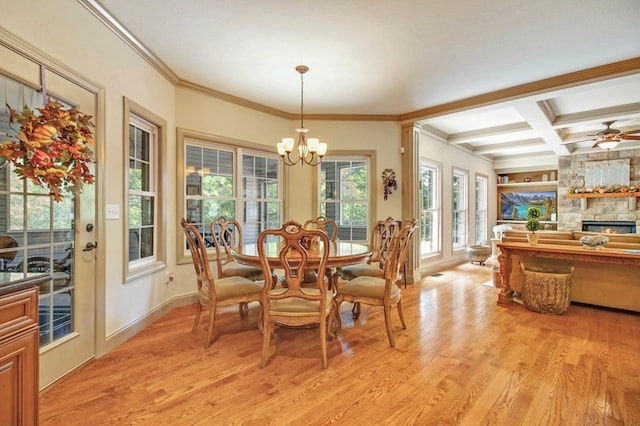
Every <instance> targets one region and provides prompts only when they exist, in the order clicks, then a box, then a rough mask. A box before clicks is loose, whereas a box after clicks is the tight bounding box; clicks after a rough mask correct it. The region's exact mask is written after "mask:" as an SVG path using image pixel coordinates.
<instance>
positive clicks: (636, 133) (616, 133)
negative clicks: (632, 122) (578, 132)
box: [585, 120, 640, 149]
mask: <svg viewBox="0 0 640 426" xmlns="http://www.w3.org/2000/svg"><path fill="white" fill-rule="evenodd" d="M613 123H615V120H614V121H605V122H603V123H602V124H603V125H605V126H607V127H606V128H605V129H603V130H600V131H599V132H598V133H596V134H595V135H590V136H593V138H591V139H585V140H594V141H595V144H594V145H593V147H592V148H602V149H612V148H615V147H616V146H617V145H618V144H619V143H620V142H621V141H623V140H629V141H631V140H634V141H640V129H636V130H629V131H626V132H622V131H620V130H618V129H613V128H611V125H612V124H613Z"/></svg>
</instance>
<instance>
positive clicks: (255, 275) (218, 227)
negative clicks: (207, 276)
mask: <svg viewBox="0 0 640 426" xmlns="http://www.w3.org/2000/svg"><path fill="white" fill-rule="evenodd" d="M209 228H210V230H211V238H212V239H213V245H214V247H215V248H216V265H217V267H218V277H221V278H227V277H244V278H249V279H251V280H254V281H255V280H261V279H263V278H264V277H263V275H262V268H256V267H255V266H251V265H243V264H242V263H239V262H237V261H236V260H235V258H234V252H236V251H242V225H240V222H238V221H237V220H234V219H227V218H225V217H223V216H222V217H220V218H218V220H214V221H213V222H211V223H210V224H209Z"/></svg>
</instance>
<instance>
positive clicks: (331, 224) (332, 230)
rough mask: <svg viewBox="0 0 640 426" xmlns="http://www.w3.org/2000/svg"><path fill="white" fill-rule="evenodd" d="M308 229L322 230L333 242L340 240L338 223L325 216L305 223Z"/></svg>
mask: <svg viewBox="0 0 640 426" xmlns="http://www.w3.org/2000/svg"><path fill="white" fill-rule="evenodd" d="M304 227H305V228H307V229H320V230H321V231H324V233H325V234H327V235H328V236H329V240H330V241H331V242H334V243H335V242H336V241H337V240H338V223H337V222H336V221H335V220H333V219H327V218H326V217H325V216H318V217H317V218H315V219H308V220H306V221H305V222H304Z"/></svg>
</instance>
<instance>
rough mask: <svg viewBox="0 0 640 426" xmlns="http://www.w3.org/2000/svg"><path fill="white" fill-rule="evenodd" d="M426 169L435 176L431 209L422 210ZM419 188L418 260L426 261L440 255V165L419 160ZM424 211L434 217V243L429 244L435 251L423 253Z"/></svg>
mask: <svg viewBox="0 0 640 426" xmlns="http://www.w3.org/2000/svg"><path fill="white" fill-rule="evenodd" d="M423 167H425V168H428V169H430V170H433V171H434V174H435V179H434V180H435V182H433V184H432V188H433V191H432V192H433V194H432V196H431V199H432V204H433V205H434V207H433V208H430V209H426V210H425V209H423V208H422V207H423V206H422V190H423V187H422V185H423V181H422V168H423ZM419 186H420V258H421V259H427V258H430V257H434V256H440V255H442V164H440V163H437V162H435V161H431V160H428V159H425V158H422V159H421V160H420V178H419ZM425 211H428V212H432V215H435V217H436V224H435V225H434V226H432V228H431V229H432V234H433V233H435V239H436V241H435V243H431V246H434V244H435V249H433V250H431V251H428V252H424V251H423V245H424V244H423V241H422V235H423V232H424V231H425V230H426V229H425V227H424V226H423V223H422V218H423V213H424V212H425ZM432 238H433V237H432Z"/></svg>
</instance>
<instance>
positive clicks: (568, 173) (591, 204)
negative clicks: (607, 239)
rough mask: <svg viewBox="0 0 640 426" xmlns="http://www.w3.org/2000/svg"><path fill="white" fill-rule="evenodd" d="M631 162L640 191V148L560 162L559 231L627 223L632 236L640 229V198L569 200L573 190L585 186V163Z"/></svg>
mask: <svg viewBox="0 0 640 426" xmlns="http://www.w3.org/2000/svg"><path fill="white" fill-rule="evenodd" d="M618 159H629V161H630V171H629V183H630V185H632V186H636V187H638V188H640V149H628V150H620V151H601V152H593V153H589V154H574V155H571V156H562V157H559V159H558V230H561V231H579V230H583V223H584V222H589V221H591V222H593V221H598V222H626V223H633V227H631V226H629V231H627V232H629V233H636V234H637V233H638V231H639V230H640V198H635V199H633V200H632V201H633V202H630V198H631V197H628V196H627V197H625V196H621V197H610V196H603V197H597V196H593V198H588V199H586V200H585V199H579V198H567V197H566V194H567V193H568V192H569V191H570V189H571V188H572V187H580V186H584V185H585V168H586V167H587V166H586V165H585V164H586V163H588V162H597V161H605V160H618Z"/></svg>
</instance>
